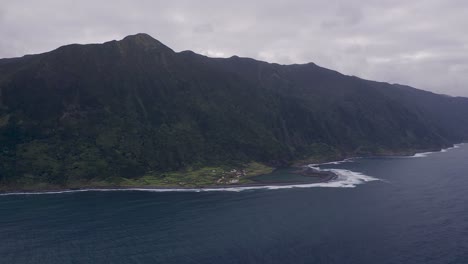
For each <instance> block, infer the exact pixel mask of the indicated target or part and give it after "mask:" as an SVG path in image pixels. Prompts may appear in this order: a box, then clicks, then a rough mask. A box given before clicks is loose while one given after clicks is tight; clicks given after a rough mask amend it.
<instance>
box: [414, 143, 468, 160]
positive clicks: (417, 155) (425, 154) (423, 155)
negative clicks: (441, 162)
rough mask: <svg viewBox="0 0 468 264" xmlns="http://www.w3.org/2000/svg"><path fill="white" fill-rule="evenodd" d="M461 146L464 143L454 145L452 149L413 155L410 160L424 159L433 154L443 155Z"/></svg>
mask: <svg viewBox="0 0 468 264" xmlns="http://www.w3.org/2000/svg"><path fill="white" fill-rule="evenodd" d="M463 144H464V143H460V144H455V145H453V147H450V148H445V149H441V150H439V151H432V152H421V153H416V154H414V155H413V156H410V158H424V157H427V156H428V155H430V154H434V153H445V152H447V151H449V150H452V149H457V148H460V147H461V145H463Z"/></svg>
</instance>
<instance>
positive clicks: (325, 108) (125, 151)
mask: <svg viewBox="0 0 468 264" xmlns="http://www.w3.org/2000/svg"><path fill="white" fill-rule="evenodd" d="M467 136H468V99H466V98H455V97H449V96H443V95H437V94H433V93H429V92H425V91H421V90H417V89H414V88H411V87H405V86H400V85H390V84H387V83H379V82H372V81H366V80H362V79H359V78H357V77H350V76H345V75H342V74H340V73H337V72H335V71H331V70H328V69H324V68H321V67H319V66H317V65H315V64H312V63H310V64H304V65H278V64H270V63H266V62H261V61H256V60H253V59H248V58H239V57H231V58H227V59H214V58H208V57H204V56H201V55H198V54H195V53H193V52H190V51H184V52H180V53H176V52H174V51H172V50H171V49H169V48H168V47H166V46H164V45H163V44H161V43H160V42H158V41H157V40H155V39H153V38H151V37H150V36H148V35H145V34H138V35H134V36H129V37H126V38H125V39H123V40H121V41H111V42H107V43H104V44H92V45H69V46H64V47H60V48H58V49H56V50H54V51H51V52H47V53H43V54H38V55H28V56H24V57H22V58H13V59H3V60H0V144H1V146H0V147H1V149H0V181H1V183H2V184H3V185H7V184H18V183H28V184H30V183H40V182H46V183H53V184H58V185H69V184H70V183H73V182H81V181H88V180H93V179H94V180H96V179H98V180H105V179H109V178H113V177H120V178H127V179H134V178H138V177H141V176H143V175H148V174H154V173H162V174H161V175H164V172H169V171H177V170H181V169H187V168H192V169H193V168H195V169H197V168H198V169H202V168H203V167H206V166H224V165H226V164H228V165H232V166H243V164H247V163H249V162H253V161H256V162H262V163H265V164H270V165H271V166H282V165H285V164H288V163H290V162H292V161H294V160H300V159H306V158H308V157H315V158H316V159H320V158H326V157H339V156H346V155H357V154H359V155H365V154H391V153H403V152H407V151H412V150H423V149H424V150H425V149H437V148H441V147H444V146H447V145H450V144H452V143H454V142H459V141H462V140H464V139H466V138H467Z"/></svg>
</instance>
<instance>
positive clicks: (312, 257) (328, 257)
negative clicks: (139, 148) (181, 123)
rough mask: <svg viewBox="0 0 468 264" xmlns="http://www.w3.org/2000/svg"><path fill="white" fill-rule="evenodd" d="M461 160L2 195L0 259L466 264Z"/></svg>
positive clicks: (465, 150) (467, 211)
mask: <svg viewBox="0 0 468 264" xmlns="http://www.w3.org/2000/svg"><path fill="white" fill-rule="evenodd" d="M467 159H468V144H462V145H458V147H457V148H452V149H450V150H446V151H444V152H436V153H430V154H418V155H416V156H414V157H378V158H377V157H376V158H360V159H354V160H351V161H348V162H343V163H339V164H327V165H322V166H320V167H321V168H322V169H338V170H340V171H341V172H347V173H343V174H342V177H341V178H339V179H337V180H336V181H335V182H330V183H322V184H316V185H313V184H312V185H310V186H309V187H308V188H289V187H288V186H280V187H278V186H276V187H271V188H264V189H257V190H243V189H242V188H233V189H231V190H224V191H220V190H216V191H197V190H191V191H189V190H185V191H177V192H176V191H169V190H161V191H155V190H153V191H105V192H104V191H89V192H72V193H58V194H16V195H15V194H9V195H1V196H0V257H1V258H0V263H11V264H15V263H21V264H23V263H48V264H50V263H52V264H54V263H60V264H66V263H351V264H353V263H356V264H363V263H372V264H373V263H429V264H431V263H468V208H467V206H466V205H467V204H468V192H467V191H466V188H467V186H468V163H467V162H466V160H467ZM360 179H361V180H360ZM362 179H364V180H362ZM366 179H367V180H366ZM369 179H373V180H372V181H370V180H369Z"/></svg>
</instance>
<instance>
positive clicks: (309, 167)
mask: <svg viewBox="0 0 468 264" xmlns="http://www.w3.org/2000/svg"><path fill="white" fill-rule="evenodd" d="M463 144H465V142H463V143H459V144H454V145H452V146H451V147H448V148H443V149H439V150H434V151H425V152H409V153H404V154H402V153H393V154H392V153H389V154H388V155H387V154H386V155H374V156H369V157H386V156H387V157H415V158H416V157H425V156H427V155H428V154H432V153H440V152H442V153H443V152H446V151H448V150H450V149H455V148H459V147H460V146H461V145H463ZM358 158H363V157H359V156H357V157H347V158H344V159H340V160H338V159H337V160H330V161H327V162H322V163H317V164H301V163H299V164H295V165H294V166H292V167H291V168H296V169H297V170H295V171H293V172H292V173H293V174H298V175H302V176H305V177H311V178H314V179H316V181H314V182H310V183H307V182H297V183H295V182H283V181H275V182H269V183H260V182H252V183H240V184H239V183H234V184H223V185H216V184H214V185H200V186H151V185H142V186H99V187H93V186H83V187H77V188H61V187H59V186H57V188H54V187H50V186H49V187H45V188H43V189H42V188H38V189H29V188H27V189H13V190H8V189H7V190H0V196H5V195H28V194H58V193H76V192H92V191H160V192H165V191H192V192H204V191H242V190H255V189H278V187H287V188H299V187H309V186H310V187H315V186H322V185H323V184H325V183H332V182H334V181H338V179H339V178H340V175H339V174H338V173H337V172H336V171H338V170H334V169H324V170H322V169H320V168H319V166H320V165H326V164H339V163H342V162H349V161H352V160H354V159H358ZM275 170H276V169H275ZM357 174H359V173H357ZM363 176H366V177H370V176H367V175H363ZM370 178H372V177H370ZM373 179H374V180H376V179H375V178H373ZM373 179H371V180H373ZM363 181H364V182H367V181H370V180H363ZM330 187H333V186H330ZM345 187H354V186H353V185H352V184H350V186H345Z"/></svg>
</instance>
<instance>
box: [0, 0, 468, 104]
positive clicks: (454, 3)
mask: <svg viewBox="0 0 468 264" xmlns="http://www.w3.org/2000/svg"><path fill="white" fill-rule="evenodd" d="M352 2H353V3H351V1H338V0H328V1H318V0H296V1H292V0H259V1H251V0H250V1H243V0H239V1H218V0H216V1H215V0H202V1H194V0H192V1H188V0H173V1H150V0H139V1H130V0H114V1H91V0H80V1H69V0H42V1H32V0H30V1H26V0H15V1H3V2H2V3H1V4H0V36H1V38H0V58H3V57H15V56H22V55H24V54H31V53H39V52H44V51H48V50H51V49H54V48H56V47H58V46H60V45H64V44H70V43H96V42H104V41H108V40H112V39H121V38H123V37H124V36H126V35H130V34H135V33H138V32H145V33H148V34H150V35H152V36H153V37H154V38H156V39H158V40H160V41H161V42H163V43H165V44H166V45H168V46H170V47H171V48H173V49H174V50H176V51H181V50H187V49H190V50H193V51H195V52H198V53H202V54H205V55H208V56H220V57H229V56H232V55H239V56H244V57H253V58H256V59H260V60H266V61H269V62H277V63H283V64H290V63H306V62H314V63H316V64H318V65H321V66H323V67H327V68H331V69H334V70H338V71H340V72H342V73H345V74H349V75H356V76H359V77H362V78H366V79H373V80H379V81H387V82H391V83H402V84H408V85H411V86H414V87H418V88H421V89H425V90H430V91H434V92H437V93H444V94H449V95H454V96H468V85H467V84H468V34H467V32H468V28H467V25H468V2H467V1H465V0H446V1H443V0H438V1H436V0H414V1H406V0H361V1H352Z"/></svg>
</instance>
